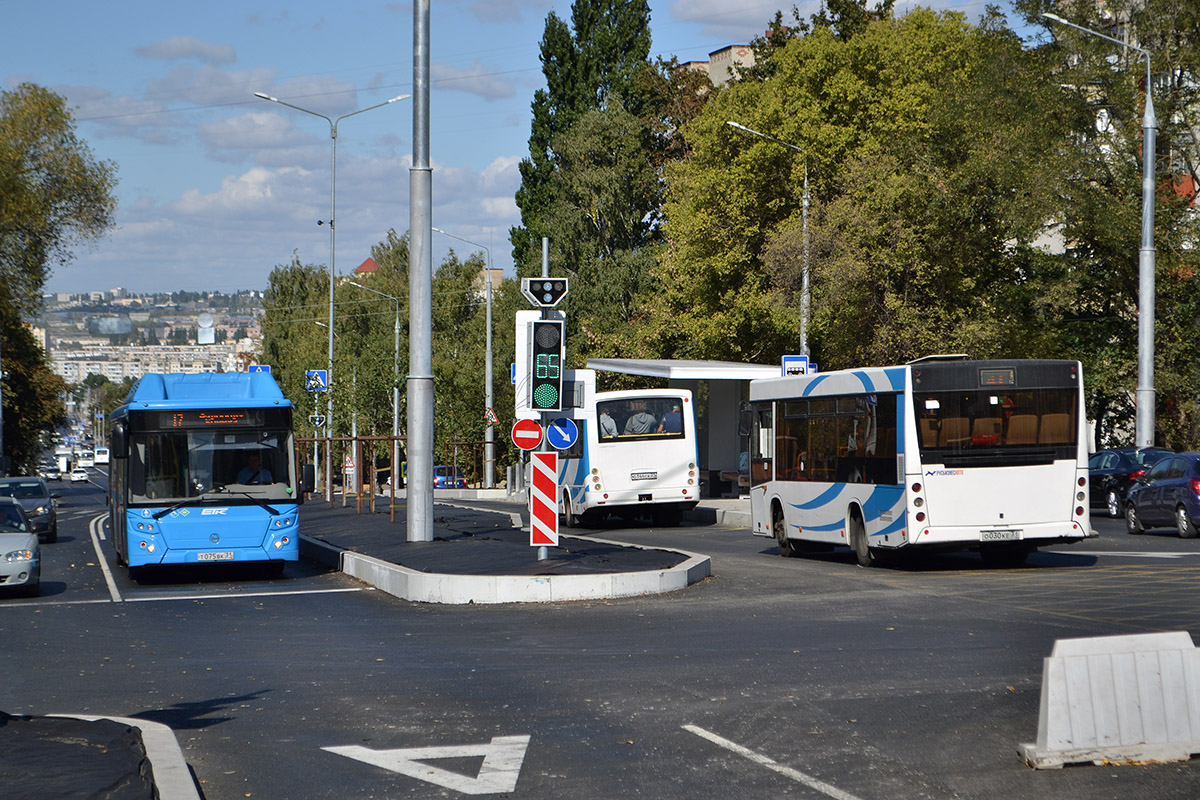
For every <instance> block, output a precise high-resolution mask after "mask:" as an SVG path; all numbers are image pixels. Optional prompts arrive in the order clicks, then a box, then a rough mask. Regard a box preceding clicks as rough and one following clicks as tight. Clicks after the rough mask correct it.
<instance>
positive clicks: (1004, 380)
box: [979, 369, 1017, 386]
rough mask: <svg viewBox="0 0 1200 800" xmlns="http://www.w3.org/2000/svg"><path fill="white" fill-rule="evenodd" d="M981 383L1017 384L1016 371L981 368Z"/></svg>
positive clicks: (981, 384) (986, 384)
mask: <svg viewBox="0 0 1200 800" xmlns="http://www.w3.org/2000/svg"><path fill="white" fill-rule="evenodd" d="M979 385H980V386H1016V385H1017V375H1016V371H1015V370H1011V369H981V370H979Z"/></svg>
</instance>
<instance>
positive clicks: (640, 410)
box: [625, 400, 658, 436]
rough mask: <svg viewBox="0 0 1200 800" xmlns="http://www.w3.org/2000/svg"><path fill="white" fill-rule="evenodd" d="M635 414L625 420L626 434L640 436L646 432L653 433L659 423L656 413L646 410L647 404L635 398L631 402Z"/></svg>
mask: <svg viewBox="0 0 1200 800" xmlns="http://www.w3.org/2000/svg"><path fill="white" fill-rule="evenodd" d="M630 410H631V411H633V416H631V417H630V418H629V419H627V420H626V421H625V435H626V436H640V435H642V434H644V433H653V432H654V429H655V427H656V426H657V425H658V420H656V419H655V418H654V415H653V414H651V413H649V412H648V411H646V404H645V402H643V401H640V400H635V401H634V402H633V403H632V404H631V408H630Z"/></svg>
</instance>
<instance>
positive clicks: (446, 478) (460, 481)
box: [433, 465, 467, 489]
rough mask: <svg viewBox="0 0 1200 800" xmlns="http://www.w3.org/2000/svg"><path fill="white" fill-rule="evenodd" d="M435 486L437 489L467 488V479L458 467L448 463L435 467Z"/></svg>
mask: <svg viewBox="0 0 1200 800" xmlns="http://www.w3.org/2000/svg"><path fill="white" fill-rule="evenodd" d="M433 488H435V489H465V488H467V479H466V478H464V477H463V474H462V473H461V472H459V471H458V468H457V467H449V466H446V465H442V466H438V467H434V468H433Z"/></svg>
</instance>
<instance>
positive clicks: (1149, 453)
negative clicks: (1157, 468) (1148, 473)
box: [1129, 450, 1171, 467]
mask: <svg viewBox="0 0 1200 800" xmlns="http://www.w3.org/2000/svg"><path fill="white" fill-rule="evenodd" d="M1169 455H1171V451H1170V450H1139V451H1137V452H1136V453H1131V454H1130V456H1129V460H1130V461H1132V462H1133V463H1134V464H1135V465H1137V466H1141V467H1148V466H1153V465H1155V464H1157V463H1158V462H1159V461H1161V460H1162V459H1163V458H1164V457H1166V456H1169Z"/></svg>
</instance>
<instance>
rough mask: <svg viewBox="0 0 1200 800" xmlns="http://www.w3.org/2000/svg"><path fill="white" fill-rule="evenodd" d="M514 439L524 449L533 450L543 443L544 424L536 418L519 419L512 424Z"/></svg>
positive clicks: (514, 442)
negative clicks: (539, 422) (540, 423)
mask: <svg viewBox="0 0 1200 800" xmlns="http://www.w3.org/2000/svg"><path fill="white" fill-rule="evenodd" d="M512 440H513V444H515V445H516V446H517V447H519V448H521V449H522V450H532V449H534V448H535V447H537V446H538V445H539V444H541V443H542V426H541V425H539V424H538V421H537V420H536V419H519V420H517V421H516V422H515V423H514V424H513V426H512Z"/></svg>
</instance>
